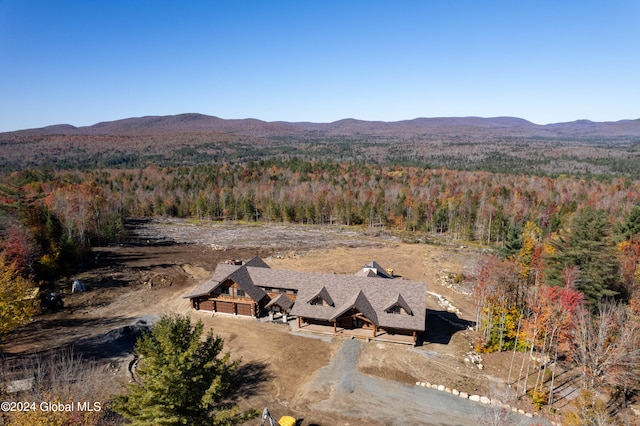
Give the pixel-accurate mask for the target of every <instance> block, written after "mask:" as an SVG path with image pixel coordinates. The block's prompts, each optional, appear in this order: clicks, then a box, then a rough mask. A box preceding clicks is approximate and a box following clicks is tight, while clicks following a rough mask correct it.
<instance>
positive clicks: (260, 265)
mask: <svg viewBox="0 0 640 426" xmlns="http://www.w3.org/2000/svg"><path fill="white" fill-rule="evenodd" d="M245 265H246V266H253V267H256V268H268V267H269V265H267V264H266V263H265V262H264V260H262V258H260V256H255V257H254V258H253V259H251V260H249V261H248V262H247V263H245Z"/></svg>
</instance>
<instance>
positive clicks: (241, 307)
mask: <svg viewBox="0 0 640 426" xmlns="http://www.w3.org/2000/svg"><path fill="white" fill-rule="evenodd" d="M236 313H237V314H238V315H246V316H249V317H250V316H253V305H249V304H245V303H238V304H236Z"/></svg>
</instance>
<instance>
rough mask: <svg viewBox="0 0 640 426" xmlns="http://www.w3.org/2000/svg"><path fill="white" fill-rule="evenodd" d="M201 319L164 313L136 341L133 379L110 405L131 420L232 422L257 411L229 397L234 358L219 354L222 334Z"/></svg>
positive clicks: (138, 422) (153, 422) (136, 422)
mask: <svg viewBox="0 0 640 426" xmlns="http://www.w3.org/2000/svg"><path fill="white" fill-rule="evenodd" d="M203 328H204V326H203V324H202V321H198V322H197V323H196V324H195V325H192V324H191V320H190V319H189V317H188V316H186V315H185V316H182V315H178V316H175V317H173V316H167V315H165V316H163V317H162V318H161V319H160V320H159V321H158V322H157V323H156V324H155V325H154V326H153V328H152V330H151V332H150V333H147V334H145V335H143V336H142V337H141V338H140V339H138V342H137V344H136V349H135V350H136V354H138V355H139V356H140V363H139V367H138V368H137V370H136V376H137V380H136V381H134V382H133V383H130V384H129V385H128V386H127V392H126V393H125V394H124V395H119V396H116V397H115V400H114V410H115V411H116V412H118V413H120V414H122V415H123V416H124V417H126V418H127V419H129V420H130V421H131V423H132V424H133V425H207V424H208V425H235V424H238V423H241V422H242V421H244V420H248V419H250V418H253V417H255V416H257V414H258V413H257V412H255V411H246V412H241V411H240V410H239V409H238V407H236V406H235V405H234V404H232V403H231V402H230V398H231V397H232V393H233V385H232V383H233V380H232V379H233V373H234V371H235V369H236V367H237V366H238V362H237V361H236V362H231V361H230V359H229V358H230V355H229V353H226V354H224V355H222V356H220V354H221V352H222V346H223V340H222V339H221V338H220V337H218V336H216V337H214V336H213V333H212V332H211V331H210V332H209V333H208V334H207V336H206V338H205V340H204V341H201V336H202V332H203Z"/></svg>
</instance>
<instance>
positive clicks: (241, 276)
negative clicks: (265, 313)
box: [227, 265, 267, 302]
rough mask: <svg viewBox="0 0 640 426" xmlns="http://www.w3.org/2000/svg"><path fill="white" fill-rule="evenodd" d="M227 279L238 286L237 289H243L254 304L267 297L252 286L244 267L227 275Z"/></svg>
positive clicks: (260, 290) (259, 289) (262, 291)
mask: <svg viewBox="0 0 640 426" xmlns="http://www.w3.org/2000/svg"><path fill="white" fill-rule="evenodd" d="M227 279H230V280H232V281H233V282H235V283H236V284H238V287H240V288H241V289H243V290H244V291H245V292H246V293H247V295H248V296H249V297H251V298H252V299H253V300H255V301H256V302H259V301H260V300H262V298H263V297H265V296H266V295H267V293H265V292H264V290H262V289H261V288H260V287H256V286H255V285H254V284H253V281H252V280H251V276H250V275H249V272H247V268H246V265H245V266H242V267H240V268H239V269H238V270H236V271H235V272H234V273H232V274H231V275H229V276H228V277H227Z"/></svg>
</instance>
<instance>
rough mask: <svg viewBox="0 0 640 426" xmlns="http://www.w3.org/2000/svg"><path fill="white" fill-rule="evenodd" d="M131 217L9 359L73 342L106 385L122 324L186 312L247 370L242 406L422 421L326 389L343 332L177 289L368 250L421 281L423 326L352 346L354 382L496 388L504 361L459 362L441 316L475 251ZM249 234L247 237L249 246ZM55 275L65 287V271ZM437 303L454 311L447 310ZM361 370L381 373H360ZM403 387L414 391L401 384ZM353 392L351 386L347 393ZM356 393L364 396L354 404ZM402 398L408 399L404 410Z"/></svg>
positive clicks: (122, 359) (339, 266)
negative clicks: (420, 331)
mask: <svg viewBox="0 0 640 426" xmlns="http://www.w3.org/2000/svg"><path fill="white" fill-rule="evenodd" d="M134 225H135V226H134V227H133V228H132V229H131V230H130V231H131V233H132V234H131V235H132V238H131V240H130V241H129V243H130V244H127V245H123V246H118V247H105V248H99V249H96V250H95V259H94V264H93V265H92V266H91V267H90V268H88V269H87V270H86V271H85V272H83V273H81V274H79V275H78V278H79V279H81V280H82V281H83V282H84V283H85V284H86V286H87V288H88V291H87V292H86V293H79V294H71V295H68V296H67V297H66V299H65V308H64V309H63V310H61V311H59V312H55V313H46V314H43V315H40V316H38V317H37V318H36V319H35V320H34V321H33V322H32V323H30V324H29V325H27V326H25V327H23V328H22V329H20V330H18V331H17V332H15V333H13V334H12V335H11V336H10V339H9V341H8V342H7V343H6V344H4V345H3V351H4V352H5V353H6V354H7V355H8V356H9V358H13V359H17V358H20V357H25V356H29V355H30V354H33V353H35V352H47V351H51V350H55V349H57V348H63V347H65V346H67V345H70V344H73V345H74V346H75V347H76V348H77V350H79V351H80V352H81V353H83V355H84V356H85V357H87V358H91V359H98V360H99V361H100V362H102V363H103V365H104V366H105V368H106V369H108V370H109V372H110V373H112V374H110V375H109V376H108V377H110V379H109V380H107V381H106V382H105V386H106V387H110V388H112V389H113V391H114V392H116V391H118V390H119V388H120V384H121V383H123V382H126V381H127V379H128V372H127V364H128V363H129V361H130V360H131V359H132V346H133V343H134V341H135V335H134V334H133V333H131V326H132V325H135V324H138V325H139V324H141V322H147V323H149V322H151V321H153V319H154V318H157V317H158V316H159V315H162V314H164V313H189V314H190V315H192V317H193V318H194V319H200V320H202V321H203V322H204V323H205V325H206V326H207V327H211V328H212V329H213V331H214V333H215V334H218V335H220V336H222V337H223V338H224V339H225V348H226V350H228V351H230V352H231V353H232V355H233V356H234V357H237V358H241V359H242V362H243V364H242V365H243V367H242V368H243V373H244V374H245V375H246V377H247V381H246V384H245V386H244V387H243V389H242V392H241V394H240V398H239V403H240V404H241V405H242V406H245V407H252V408H256V409H262V408H263V407H265V406H267V407H269V409H270V410H271V411H272V413H273V414H274V415H275V416H277V417H279V416H282V415H285V414H288V415H292V416H295V417H296V418H300V419H304V422H303V425H311V424H320V425H335V424H351V425H354V424H362V425H367V424H372V425H373V424H375V425H378V424H438V423H436V422H435V421H434V420H433V419H432V420H431V421H428V420H425V422H424V423H421V422H416V421H413V420H412V421H408V420H407V419H409V417H406V418H405V419H404V420H403V417H402V414H401V413H402V411H404V410H400V411H398V410H399V407H398V406H397V403H396V405H395V406H394V405H390V406H388V407H386V408H384V409H385V410H386V415H382V414H385V413H382V414H380V413H378V414H375V413H373V412H372V414H371V415H370V416H369V415H365V414H366V413H367V412H370V411H371V410H368V409H367V406H368V405H369V407H370V408H371V407H373V405H372V404H375V407H378V406H380V405H381V404H382V402H380V401H378V402H376V401H375V400H372V399H371V397H367V396H366V395H362V398H365V399H362V398H361V399H358V398H355V399H354V396H352V397H351V398H346V397H345V398H340V397H339V396H337V395H339V393H336V392H337V391H338V390H340V387H339V386H337V385H336V384H335V383H332V382H331V380H328V379H327V374H329V373H327V370H326V369H325V368H326V367H327V366H329V365H331V363H332V361H333V360H334V359H335V355H336V354H337V353H339V352H340V350H341V348H342V347H343V344H344V342H345V340H344V339H341V338H333V339H329V338H320V337H319V336H315V335H308V334H307V335H305V334H302V333H300V334H293V333H291V332H290V330H289V327H287V326H286V325H283V324H274V323H268V322H257V321H255V320H252V319H247V318H241V317H230V316H224V315H217V316H215V317H213V316H211V314H206V313H200V312H193V311H192V310H191V309H190V307H189V304H188V302H187V300H185V299H183V298H182V296H183V295H184V294H186V293H187V292H188V291H190V290H191V289H193V288H194V287H195V286H197V285H199V284H200V283H202V282H203V281H204V280H206V279H207V278H209V277H210V275H211V274H212V273H213V271H214V269H215V266H216V265H217V264H218V263H220V262H223V261H224V260H226V259H248V258H250V257H252V256H254V255H261V256H263V258H264V259H266V261H267V262H268V263H269V264H270V266H271V267H272V268H277V269H293V270H303V271H318V272H335V273H347V274H353V273H355V272H356V271H357V270H359V269H360V268H361V267H362V265H364V264H365V263H367V262H368V261H370V260H372V259H374V260H376V261H378V262H379V263H381V264H382V265H383V266H385V267H389V268H393V269H394V273H395V274H397V275H400V276H402V277H404V278H407V279H411V280H418V281H423V282H425V283H426V286H427V287H426V288H425V291H428V292H429V293H428V298H427V308H428V309H429V311H428V312H429V317H428V322H429V324H430V325H431V324H432V325H433V326H430V330H429V332H428V333H427V334H426V335H425V336H424V343H423V345H422V346H419V347H415V348H414V347H409V346H404V345H397V344H381V343H363V344H361V345H359V349H358V354H357V357H356V359H355V361H354V362H355V363H356V364H355V365H357V369H358V371H359V373H358V374H361V376H357V378H358V380H361V383H362V384H361V387H360V388H359V389H365V388H368V387H372V386H374V385H375V386H379V387H382V388H383V387H389V386H392V385H393V386H396V385H402V386H404V385H410V386H413V387H415V382H416V381H429V382H431V383H441V384H445V385H447V386H450V387H452V388H457V389H459V390H461V391H467V392H470V393H478V394H484V395H491V394H492V393H493V394H495V393H497V392H499V391H500V389H501V388H502V379H501V377H503V376H504V375H505V370H504V364H503V363H502V361H503V360H501V359H498V358H496V365H495V366H494V365H492V360H491V357H488V358H487V359H485V361H484V363H485V365H486V368H485V370H484V371H480V370H479V369H477V368H476V367H474V366H472V365H470V364H469V363H465V362H464V357H465V354H466V353H467V352H468V351H469V348H470V339H471V337H470V333H469V332H468V331H457V329H455V328H451V327H450V325H449V324H448V323H447V322H443V319H442V318H445V319H449V320H453V321H458V322H460V323H470V322H471V321H473V320H474V304H473V299H472V296H470V295H468V294H465V293H464V290H465V289H464V288H463V287H460V286H457V287H456V286H453V285H451V282H450V281H449V280H447V279H445V278H446V277H447V276H449V275H455V274H459V273H469V271H471V270H472V269H473V268H474V267H475V264H476V262H477V260H478V258H479V257H480V256H481V252H480V251H478V250H474V249H469V248H461V247H460V246H434V245H424V244H405V243H402V242H400V240H398V239H397V238H394V237H392V236H389V235H385V234H380V233H379V232H376V233H371V232H366V231H363V232H360V231H358V230H354V229H340V228H315V229H314V228H312V229H310V230H309V229H305V228H303V227H297V226H289V227H285V226H282V225H278V226H277V227H275V231H274V227H270V226H266V225H265V226H238V225H234V226H231V225H216V224H205V225H202V224H200V225H194V224H192V223H187V222H181V223H176V222H171V223H149V222H138V223H135V224H134ZM193 235H198V240H197V241H198V242H199V243H200V244H185V242H187V241H189V240H190V239H191V238H193ZM274 235H277V238H274ZM317 235H321V236H322V237H321V241H320V242H318V241H317V238H316V237H314V236H317ZM252 239H253V240H252ZM251 241H254V242H255V245H254V246H250V243H251ZM292 241H294V242H295V243H292ZM267 242H268V244H267ZM64 284H66V285H67V286H68V289H70V279H69V280H67V281H65V283H64ZM443 300H444V301H445V303H444V304H443ZM447 302H448V303H449V305H446V303H447ZM445 306H448V308H449V310H450V311H455V313H454V312H447V310H446V309H445ZM329 376H330V374H329ZM105 377H107V376H105ZM371 377H377V379H375V380H381V381H379V382H376V381H373V379H367V378H371ZM363 378H364V379H363ZM343 379H344V378H343ZM382 379H386V380H382ZM344 380H348V379H344ZM362 380H364V382H362ZM354 389H355V388H354ZM403 389H404V390H403V391H407V389H409V390H410V391H411V392H416V391H415V390H411V389H412V388H403ZM421 390H422V391H426V389H421ZM354 392H357V389H355V390H353V392H351V393H354ZM398 392H399V390H398ZM345 395H346V394H345ZM357 395H358V394H357V393H356V395H355V396H357ZM367 398H368V399H367ZM431 398H433V396H432V397H431ZM342 400H344V401H351V402H350V403H349V405H350V407H344V408H339V407H341V406H342V405H341V404H339V403H338V402H339V401H342ZM332 401H333V402H332ZM357 401H361V402H362V404H363V405H362V406H360V407H359V409H354V404H356V402H357ZM411 404H412V403H408V405H409V409H410V408H411V407H410V405H411ZM469 404H470V403H469ZM363 413H365V414H363ZM481 416H482V412H480V411H478V412H475V411H472V412H470V413H469V414H467V415H466V417H464V419H466V420H463V418H460V419H458V420H457V422H458V423H456V424H475V423H477V421H478V419H479V418H480V417H481ZM411 418H413V417H411ZM467 421H468V423H466V422H467ZM254 423H257V422H254ZM441 423H442V424H450V423H446V422H441ZM250 424H253V423H250Z"/></svg>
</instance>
